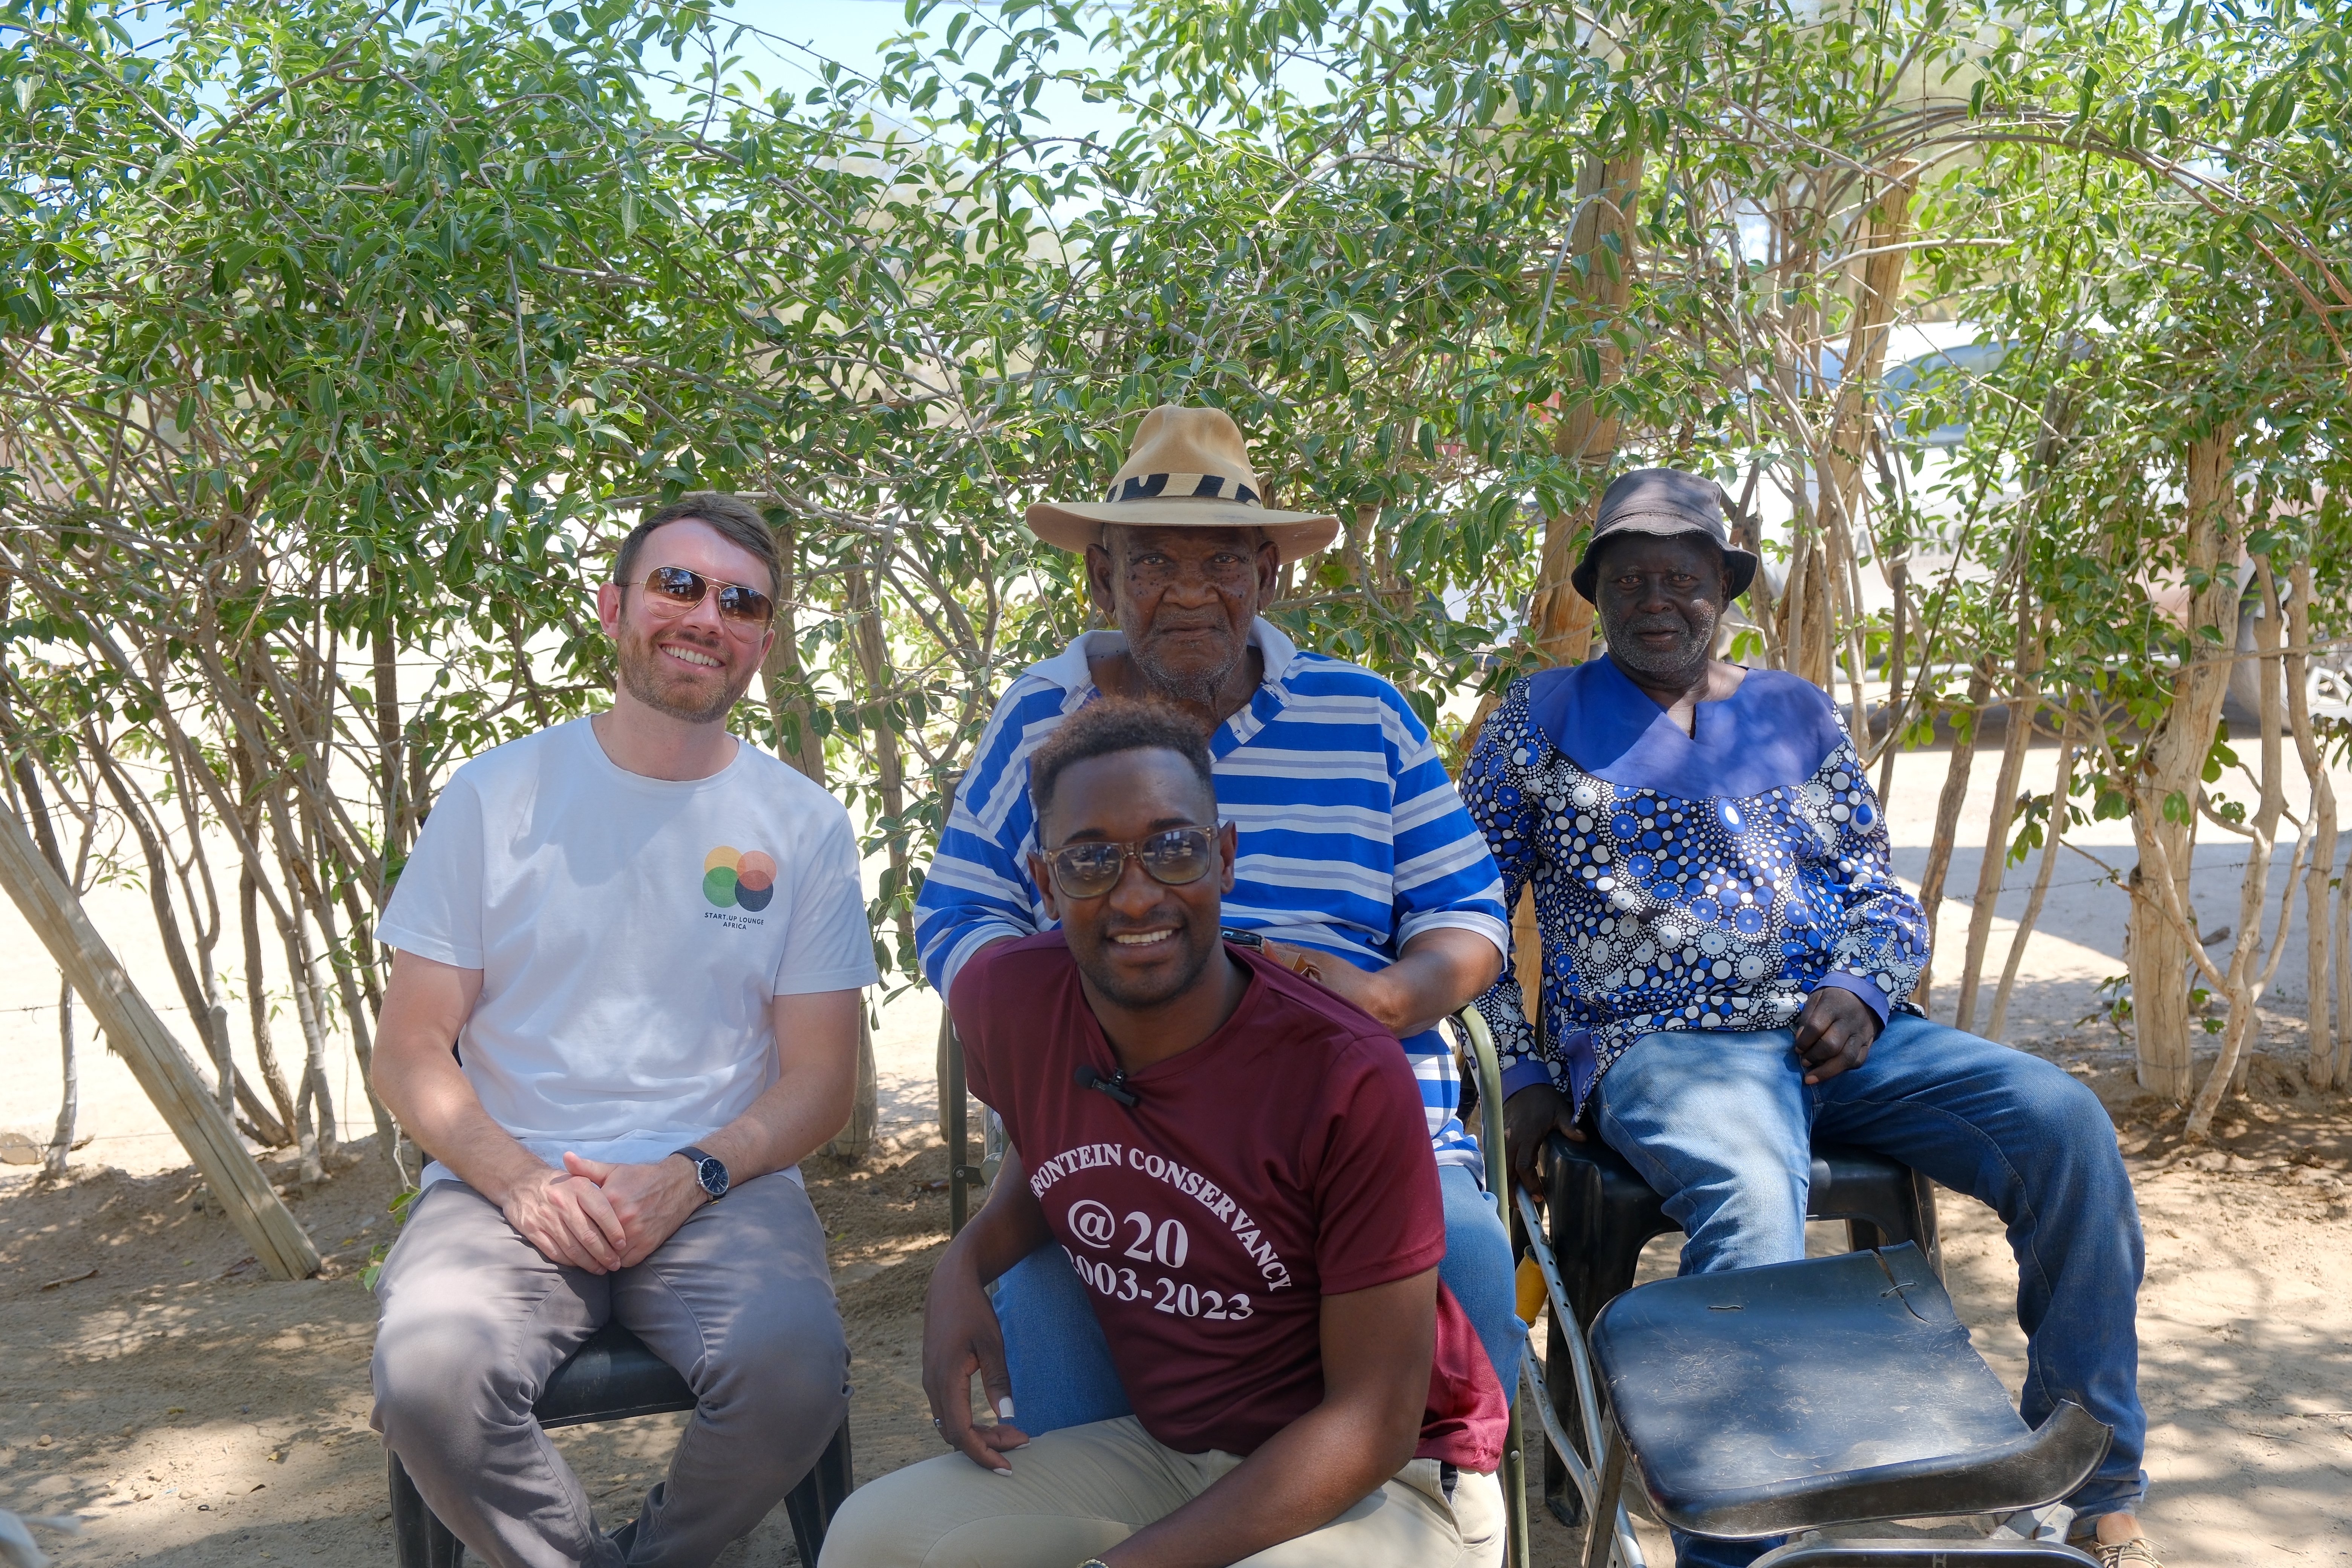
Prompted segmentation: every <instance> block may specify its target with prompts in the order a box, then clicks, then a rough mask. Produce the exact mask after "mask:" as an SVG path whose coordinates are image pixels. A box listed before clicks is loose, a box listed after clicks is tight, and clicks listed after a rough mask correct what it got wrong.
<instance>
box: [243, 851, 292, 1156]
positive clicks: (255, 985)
mask: <svg viewBox="0 0 2352 1568" xmlns="http://www.w3.org/2000/svg"><path fill="white" fill-rule="evenodd" d="M236 912H237V919H238V921H239V922H240V923H241V924H242V925H243V927H244V932H243V934H244V937H245V1009H246V1016H247V1021H248V1023H249V1024H250V1026H251V1028H252V1030H253V1058H254V1061H255V1062H256V1063H257V1065H258V1066H259V1067H260V1068H261V1081H262V1083H263V1085H264V1086H266V1087H267V1088H268V1090H269V1098H270V1100H271V1102H272V1103H273V1104H275V1105H276V1106H277V1108H278V1114H277V1116H276V1118H275V1119H274V1128H275V1131H277V1133H278V1137H277V1139H276V1140H275V1142H276V1144H277V1146H278V1147H279V1148H281V1149H282V1148H284V1147H285V1146H286V1145H287V1144H289V1143H291V1142H294V1094H293V1091H292V1090H291V1089H289V1088H288V1087H287V1084H286V1073H285V1070H284V1069H283V1068H280V1067H279V1066H278V1048H277V1045H276V1043H275V1042H274V1041H272V1040H271V1038H270V1037H269V991H268V986H269V974H268V966H267V964H266V963H264V961H263V959H262V952H261V894H260V889H259V888H258V886H257V884H256V883H255V881H254V879H253V868H251V867H250V866H248V867H246V868H243V869H242V870H241V871H240V872H239V873H238V875H237V884H236ZM246 1114H247V1116H249V1117H250V1116H252V1115H253V1112H252V1110H250V1109H248V1110H247V1111H246ZM255 1125H256V1126H257V1127H258V1126H262V1125H263V1123H262V1122H261V1121H259V1119H258V1118H256V1119H255Z"/></svg>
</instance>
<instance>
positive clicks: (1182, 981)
mask: <svg viewBox="0 0 2352 1568" xmlns="http://www.w3.org/2000/svg"><path fill="white" fill-rule="evenodd" d="M1196 927H1197V928H1198V929H1196ZM1065 933H1066V936H1067V928H1065ZM1093 934H1094V938H1095V940H1094V941H1092V942H1087V944H1086V946H1085V947H1084V948H1081V947H1080V945H1079V944H1078V943H1077V942H1071V943H1070V956H1071V957H1072V958H1073V959H1074V960H1076V963H1077V965H1078V968H1079V970H1080V971H1081V972H1083V973H1085V975H1086V977H1087V981H1088V982H1089V983H1090V984H1093V986H1094V988H1095V989H1096V990H1097V991H1098V992H1100V993H1101V994H1102V995H1103V997H1104V998H1105V999H1106V1000H1108V1001H1110V1002H1113V1003H1116V1004H1117V1005H1119V1006H1121V1007H1132V1008H1138V1009H1140V1008H1145V1007H1157V1006H1159V1005H1160V1004H1162V1003H1164V1002H1167V1001H1170V1000H1171V999H1173V998H1175V997H1177V996H1181V995H1182V994H1184V993H1185V992H1186V991H1188V990H1190V989H1191V988H1192V984H1194V983H1195V982H1196V981H1198V980H1199V979H1200V978H1201V972H1202V970H1204V969H1206V968H1207V967H1208V966H1209V960H1210V959H1212V958H1214V957H1215V956H1216V954H1217V942H1218V937H1217V930H1216V928H1215V927H1214V926H1200V925H1199V923H1198V922H1196V921H1186V922H1185V923H1184V925H1183V927H1182V928H1181V930H1180V931H1177V933H1176V936H1175V938H1174V940H1175V942H1178V943H1179V944H1180V945H1181V946H1182V948H1183V950H1184V952H1183V960H1182V962H1181V963H1177V964H1175V965H1174V966H1173V967H1171V968H1169V969H1165V970H1162V971H1160V973H1157V974H1151V975H1138V976H1134V977H1132V978H1131V979H1130V978H1129V977H1128V976H1124V975H1121V974H1119V973H1116V972H1115V971H1113V970H1112V969H1111V967H1110V966H1109V965H1108V964H1107V963H1102V962H1101V957H1102V954H1103V952H1105V950H1107V949H1109V948H1112V947H1115V946H1116V945H1117V944H1116V943H1114V942H1112V941H1111V940H1110V938H1109V937H1108V936H1107V935H1104V934H1102V933H1101V932H1100V931H1097V932H1095V933H1093Z"/></svg>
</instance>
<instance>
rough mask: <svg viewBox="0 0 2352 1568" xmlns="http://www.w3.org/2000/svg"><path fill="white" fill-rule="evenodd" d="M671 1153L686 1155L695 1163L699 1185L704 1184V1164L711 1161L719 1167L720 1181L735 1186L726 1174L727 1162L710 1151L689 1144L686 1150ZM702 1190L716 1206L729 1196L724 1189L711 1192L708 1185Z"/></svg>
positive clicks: (695, 1175)
mask: <svg viewBox="0 0 2352 1568" xmlns="http://www.w3.org/2000/svg"><path fill="white" fill-rule="evenodd" d="M670 1152H671V1153H673V1154H683V1155H685V1156H686V1157H687V1158H688V1160H690V1161H692V1162H693V1163H694V1179H695V1182H696V1183H697V1184H701V1182H702V1166H703V1163H704V1162H705V1161H709V1163H711V1164H714V1165H716V1166H718V1167H719V1173H720V1175H719V1179H720V1181H722V1182H723V1183H725V1184H727V1185H728V1186H732V1185H733V1184H734V1183H733V1180H732V1178H730V1176H728V1175H727V1173H726V1172H727V1162H726V1161H724V1160H722V1159H720V1158H719V1156H718V1155H716V1154H713V1153H711V1152H709V1151H708V1150H704V1149H698V1148H696V1147H695V1146H694V1145H693V1144H691V1143H688V1145H687V1146H686V1147H685V1148H683V1149H673V1150H671V1151H670ZM702 1190H703V1192H704V1194H707V1195H708V1196H709V1200H710V1201H711V1202H712V1203H714V1204H715V1203H717V1202H718V1201H719V1199H720V1198H723V1197H725V1196H726V1195H727V1194H726V1192H725V1190H724V1188H722V1189H721V1190H720V1191H719V1192H715V1193H714V1192H711V1190H710V1189H709V1186H707V1185H706V1186H703V1188H702Z"/></svg>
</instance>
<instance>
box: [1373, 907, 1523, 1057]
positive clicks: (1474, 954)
mask: <svg viewBox="0 0 2352 1568" xmlns="http://www.w3.org/2000/svg"><path fill="white" fill-rule="evenodd" d="M1502 970H1503V955H1502V953H1501V952H1500V951H1499V950H1497V949H1496V946H1495V944H1494V943H1493V942H1489V941H1487V940H1486V938H1485V937H1483V936H1480V935H1479V934H1478V933H1477V932H1476V931H1464V930H1461V929H1460V928H1459V927H1455V926H1440V927H1438V928H1437V929H1436V930H1434V931H1423V932H1421V933H1420V934H1419V935H1417V936H1415V937H1414V938H1413V939H1412V941H1411V942H1406V943H1405V944H1404V951H1403V952H1402V953H1400V954H1398V956H1397V961H1396V962H1395V963H1391V965H1389V966H1388V967H1387V968H1386V969H1383V970H1381V972H1380V973H1377V974H1375V975H1373V976H1371V979H1372V981H1373V983H1374V990H1373V992H1372V1000H1371V1004H1370V1006H1368V1007H1366V1011H1368V1012H1370V1014H1371V1015H1372V1016H1373V1017H1375V1018H1378V1019H1379V1020H1380V1021H1381V1023H1383V1024H1385V1025H1387V1026H1389V1028H1390V1029H1391V1031H1393V1032H1394V1033H1395V1035H1396V1036H1397V1037H1398V1038H1399V1039H1404V1038H1408V1037H1412V1036H1413V1035H1418V1034H1420V1033H1421V1032H1422V1031H1423V1030H1424V1029H1433V1028H1435V1027H1436V1026H1438V1023H1439V1022H1440V1021H1441V1020H1443V1019H1444V1018H1447V1017H1450V1016H1453V1015H1454V1014H1455V1013H1458V1012H1460V1011H1461V1010H1462V1009H1463V1008H1465V1007H1466V1006H1468V1005H1470V1004H1471V1003H1473V1002H1475V1001H1476V1000H1477V999H1478V998H1479V997H1480V996H1483V995H1485V994H1486V988H1487V987H1488V986H1490V985H1492V984H1495V977H1496V975H1497V974H1499V973H1502ZM1359 1005H1362V1004H1359Z"/></svg>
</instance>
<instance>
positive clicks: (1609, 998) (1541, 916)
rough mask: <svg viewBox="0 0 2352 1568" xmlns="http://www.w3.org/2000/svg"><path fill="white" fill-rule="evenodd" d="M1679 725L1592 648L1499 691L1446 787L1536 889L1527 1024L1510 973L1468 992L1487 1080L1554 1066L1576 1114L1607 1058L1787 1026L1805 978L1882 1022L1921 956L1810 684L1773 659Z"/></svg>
mask: <svg viewBox="0 0 2352 1568" xmlns="http://www.w3.org/2000/svg"><path fill="white" fill-rule="evenodd" d="M1694 728H1695V730H1696V733H1695V734H1691V735H1685V734H1684V733H1683V732H1682V730H1681V729H1680V728H1679V727H1678V726H1677V725H1676V724H1675V722H1674V721H1673V720H1672V719H1670V718H1668V717H1667V715H1666V713H1665V710H1664V709H1662V708H1660V707H1659V706H1658V705H1657V703H1656V702H1654V701H1653V700H1651V699H1650V697H1649V696H1648V695H1647V694H1645V693H1644V692H1643V690H1642V689H1640V688H1639V687H1637V686H1635V685H1634V684H1633V682H1632V681H1631V680H1628V679H1626V678H1625V676H1624V675H1623V673H1622V671H1620V670H1619V669H1618V668H1617V667H1616V666H1615V665H1613V664H1612V663H1611V662H1610V661H1609V660H1608V659H1607V658H1605V657H1604V658H1596V659H1593V660H1591V661H1590V662H1588V663H1586V664H1583V665H1580V666H1577V667H1576V668H1570V669H1552V670H1546V671H1544V672H1542V673H1541V674H1538V675H1536V676H1532V677H1530V678H1528V679H1525V680H1521V681H1519V682H1517V684H1515V685H1514V686H1513V687H1512V688H1511V689H1510V693H1509V695H1508V696H1507V698H1506V699H1505V700H1504V702H1503V705H1502V706H1501V707H1500V708H1497V709H1496V710H1495V712H1494V714H1493V715H1492V716H1491V717H1490V718H1488V720H1487V721H1486V729H1485V730H1484V731H1483V732H1481V734H1480V735H1479V738H1478V744H1477V748H1476V750H1475V751H1474V752H1472V754H1471V757H1470V761H1469V763H1468V765H1467V766H1466V767H1465V769H1464V772H1463V778H1462V795H1463V799H1464V803H1465V805H1468V807H1469V809H1470V815H1471V816H1472V818H1473V819H1474V820H1475V821H1476V822H1477V823H1478V825H1479V826H1480V827H1482V828H1483V829H1485V831H1486V842H1487V845H1488V847H1490V848H1492V849H1493V850H1494V852H1495V859H1496V863H1497V864H1499V865H1500V866H1501V868H1502V871H1503V890H1504V895H1505V899H1506V900H1507V903H1508V904H1510V905H1516V904H1517V901H1518V898H1519V892H1520V889H1523V888H1526V887H1528V885H1530V884H1532V885H1533V886H1534V889H1535V905H1536V918H1537V922H1538V928H1539V930H1540V931H1541V933H1542V941H1543V998H1542V1005H1543V1027H1542V1028H1541V1030H1540V1031H1538V1030H1534V1029H1531V1028H1530V1027H1529V1026H1528V1012H1527V1009H1526V1006H1525V999H1524V998H1523V997H1522V995H1521V994H1520V990H1519V983H1518V979H1517V975H1516V974H1515V973H1514V972H1513V970H1512V968H1511V966H1508V965H1506V966H1505V968H1504V970H1503V977H1502V979H1501V980H1499V981H1497V982H1496V985H1495V988H1494V989H1493V990H1492V991H1489V992H1488V993H1487V994H1486V996H1485V997H1484V998H1482V999H1481V1000H1480V1002H1479V1004H1478V1005H1479V1010H1480V1011H1481V1012H1483V1013H1484V1014H1485V1015H1486V1021H1487V1025H1488V1026H1489V1027H1490V1028H1491V1029H1492V1030H1493V1031H1494V1036H1495V1045H1496V1050H1497V1051H1498V1052H1499V1053H1500V1054H1501V1057H1502V1063H1503V1078H1504V1086H1505V1089H1506V1091H1507V1092H1517V1090H1518V1089H1523V1088H1525V1087H1527V1086H1528V1084H1531V1083H1540V1082H1543V1081H1546V1080H1547V1079H1549V1081H1550V1082H1552V1083H1554V1084H1555V1085H1557V1086H1558V1087H1559V1089H1561V1091H1562V1092H1564V1093H1566V1094H1568V1095H1569V1096H1570V1099H1571V1100H1573V1101H1574V1102H1575V1104H1576V1105H1577V1107H1578V1109H1579V1110H1582V1108H1583V1104H1584V1100H1585V1097H1586V1096H1587V1095H1588V1094H1590V1093H1591V1090H1592V1086H1593V1085H1594V1084H1595V1083H1597V1082H1598V1081H1600V1079H1601V1074H1602V1073H1604V1072H1606V1071H1608V1069H1609V1066H1610V1064H1611V1063H1612V1062H1613V1061H1615V1060H1616V1059H1617V1058H1619V1057H1620V1056H1622V1055H1623V1054H1624V1052H1625V1050H1626V1048H1627V1047H1630V1046H1632V1045H1633V1042H1634V1041H1635V1040H1637V1039H1639V1038H1640V1037H1643V1035H1647V1034H1653V1033H1655V1032H1658V1031H1660V1030H1666V1029H1786V1028H1791V1027H1794V1026H1795V1023H1796V1018H1797V1015H1798V1013H1799V1012H1800V1011H1801V1009H1802V1008H1803V1006H1804V1004H1805V997H1806V996H1807V995H1808V994H1810V993H1811V991H1812V990H1813V989H1814V988H1815V987H1816V986H1819V985H1825V984H1826V985H1836V986H1840V987H1842V988H1843V989H1845V990H1848V991H1851V992H1853V993H1854V994H1856V995H1858V996H1860V997H1861V998H1862V999H1863V1000H1864V1002H1866V1003H1868V1004H1869V1005H1870V1006H1871V1008H1872V1009H1873V1010H1874V1011H1875V1012H1876V1013H1877V1014H1878V1016H1879V1018H1880V1021H1881V1022H1884V1021H1885V1017H1886V1016H1887V1013H1888V1011H1889V1009H1890V1008H1891V1007H1895V1006H1902V1007H1904V1008H1906V1011H1908V1010H1915V1009H1911V1008H1910V1007H1909V1004H1908V1003H1907V1002H1906V1000H1905V999H1906V997H1907V996H1908V995H1909V994H1910V991H1911V988H1912V986H1913V985H1914V984H1916V983H1917V981H1918V978H1919V972H1920V971H1921V970H1922V969H1923V968H1924V967H1926V964H1927V919H1926V917H1925V916H1924V915H1923V914H1922V913H1921V911H1920V908H1919V903H1918V900H1916V899H1914V898H1913V897H1912V896H1911V895H1910V894H1909V893H1908V892H1906V891H1905V890H1904V889H1903V887H1902V885H1901V884H1900V883H1898V882H1896V881H1895V877H1894V874H1893V872H1892V871H1891V870H1890V869H1889V868H1888V866H1887V858H1886V848H1887V840H1886V823H1885V816H1884V815H1883V814H1882V813H1881V811H1880V809H1879V805H1878V800H1877V796H1876V795H1874V794H1873V792H1872V790H1871V788H1870V784H1869V781H1868V780H1867V779H1866V778H1864V775H1863V771H1862V764H1861V760H1860V759H1859V758H1858V757H1857V756H1856V755H1855V754H1854V750H1853V742H1851V741H1850V740H1849V739H1848V738H1847V735H1846V731H1845V727H1844V725H1843V723H1842V722H1841V721H1840V720H1839V718H1838V712H1837V708H1836V705H1835V704H1833V703H1832V701H1831V700H1829V698H1828V697H1827V696H1825V695H1824V694H1823V693H1822V690H1821V689H1820V688H1819V687H1816V686H1814V685H1812V684H1811V683H1810V682H1808V681H1805V680H1801V679H1798V678H1797V677H1795V676H1792V675H1787V674H1783V673H1781V672H1780V671H1778V670H1769V669H1756V670H1750V671H1748V675H1747V678H1746V679H1744V680H1742V681H1741V682H1740V686H1739V689H1738V691H1736V692H1734V693H1733V694H1732V695H1731V696H1730V697H1728V698H1726V699H1724V700H1722V701H1719V702H1702V703H1700V704H1699V705H1698V710H1697V715H1696V720H1695V721H1694Z"/></svg>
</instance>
